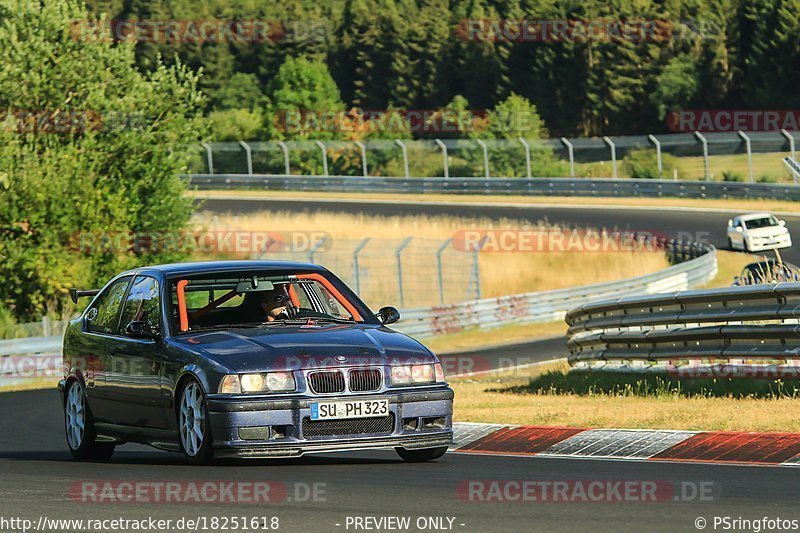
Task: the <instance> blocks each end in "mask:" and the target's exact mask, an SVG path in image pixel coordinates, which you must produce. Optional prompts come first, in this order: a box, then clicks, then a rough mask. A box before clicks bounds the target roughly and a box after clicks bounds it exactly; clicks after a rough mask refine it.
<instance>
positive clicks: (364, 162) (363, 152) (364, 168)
mask: <svg viewBox="0 0 800 533" xmlns="http://www.w3.org/2000/svg"><path fill="white" fill-rule="evenodd" d="M356 146H358V147H359V148H360V149H361V171H362V173H363V175H364V177H365V178H366V177H367V176H369V174H368V173H367V147H366V146H364V143H362V142H361V141H356Z"/></svg>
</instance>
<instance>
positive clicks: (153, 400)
mask: <svg viewBox="0 0 800 533" xmlns="http://www.w3.org/2000/svg"><path fill="white" fill-rule="evenodd" d="M132 322H144V323H145V324H146V325H147V326H148V330H149V331H150V332H152V334H153V337H142V336H141V335H140V334H139V335H137V334H135V333H134V332H133V331H131V329H129V327H128V326H129V325H130V324H131V323H132ZM162 331H163V329H162V313H161V297H160V292H159V282H158V280H157V279H155V278H153V277H150V276H144V275H137V276H136V277H135V278H134V280H133V283H132V284H131V287H130V290H129V291H128V295H127V297H126V299H125V303H124V304H123V306H122V313H121V315H120V320H119V327H118V336H117V337H116V339H115V346H114V347H113V349H112V350H111V368H110V371H109V372H108V373H107V374H106V380H107V382H106V388H107V396H108V403H109V405H110V406H111V407H112V408H113V409H114V411H115V413H116V419H117V422H116V423H118V424H122V425H126V426H137V427H143V428H164V427H166V425H165V419H164V413H163V410H162V406H163V401H162V394H161V389H162V381H163V377H164V358H163V343H162V342H161V339H160V336H161V332H162Z"/></svg>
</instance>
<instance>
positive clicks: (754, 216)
mask: <svg viewBox="0 0 800 533" xmlns="http://www.w3.org/2000/svg"><path fill="white" fill-rule="evenodd" d="M771 216H772V213H748V214H746V215H739V216H738V217H736V218H738V219H739V220H755V219H757V218H765V217H771Z"/></svg>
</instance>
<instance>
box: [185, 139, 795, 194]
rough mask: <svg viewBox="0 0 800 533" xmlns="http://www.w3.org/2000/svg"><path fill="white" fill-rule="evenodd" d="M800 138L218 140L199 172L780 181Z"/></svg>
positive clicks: (203, 155)
mask: <svg viewBox="0 0 800 533" xmlns="http://www.w3.org/2000/svg"><path fill="white" fill-rule="evenodd" d="M798 141H800V132H795V131H792V132H789V131H786V130H782V131H775V132H758V133H745V132H736V133H699V132H695V133H674V134H663V135H635V136H624V137H603V138H574V139H568V138H561V139H542V140H536V141H533V140H526V139H487V140H479V139H447V140H440V139H431V140H414V141H411V140H406V141H400V140H394V141H387V140H370V141H364V142H357V141H353V142H346V141H324V142H323V141H286V142H282V141H258V142H241V141H240V142H215V143H205V144H203V145H202V146H201V147H198V149H197V152H196V157H195V158H194V161H193V163H192V168H191V173H194V174H264V175H303V176H308V175H316V176H383V177H451V176H452V177H550V178H553V177H586V178H614V177H620V178H624V177H630V178H659V177H660V178H663V179H682V180H683V179H685V180H710V181H743V182H762V183H779V182H784V183H785V182H792V181H795V182H796V180H797V178H798V175H797V174H794V175H793V173H792V171H791V169H790V167H791V162H792V161H796V150H795V145H796V143H797V142H798Z"/></svg>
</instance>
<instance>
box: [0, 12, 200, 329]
mask: <svg viewBox="0 0 800 533" xmlns="http://www.w3.org/2000/svg"><path fill="white" fill-rule="evenodd" d="M90 19H91V17H90V16H89V14H88V13H87V11H86V9H85V7H83V5H82V4H80V3H79V2H77V1H76V0H48V1H47V2H39V1H35V0H1V1H0V64H2V65H3V68H2V69H0V109H3V110H5V115H4V116H5V118H6V121H5V125H6V127H5V128H2V129H0V176H2V179H0V278H2V279H3V283H2V284H0V306H5V307H7V308H9V309H11V310H12V311H13V313H14V314H15V315H16V316H17V318H19V319H23V320H27V319H35V318H38V317H39V316H41V315H43V314H46V313H61V312H63V311H64V309H65V305H66V301H67V298H66V293H67V288H68V287H70V286H76V285H79V286H90V287H92V286H97V285H99V284H101V283H103V282H104V281H105V280H106V279H107V278H108V277H109V276H110V275H112V274H114V273H116V272H118V271H119V270H121V269H124V268H129V267H133V266H136V265H142V264H147V263H152V262H157V261H165V260H172V259H176V258H181V257H184V254H182V253H180V252H179V251H177V250H166V249H162V248H155V249H144V250H143V249H139V250H131V249H129V248H122V249H120V248H117V247H113V246H111V247H106V248H105V249H103V250H98V245H99V244H100V243H101V242H102V241H103V238H102V237H103V236H105V237H110V236H111V237H113V236H120V235H127V234H129V233H130V232H137V233H140V232H177V231H180V230H182V229H183V228H184V227H185V226H186V223H187V221H188V220H189V216H190V214H191V209H192V205H191V200H189V199H187V198H185V197H184V195H183V192H184V191H185V189H186V184H185V183H184V181H183V180H181V179H180V177H179V175H180V174H181V173H182V172H185V169H186V163H187V161H188V159H187V158H188V157H189V155H188V154H189V150H188V147H189V146H192V145H195V144H197V143H198V142H200V141H201V140H202V139H203V137H204V134H205V125H204V122H203V120H202V117H201V115H200V111H201V108H202V106H203V99H202V96H201V94H200V93H199V92H198V90H197V89H196V85H197V82H198V77H197V75H196V74H193V73H192V72H191V71H189V70H188V69H187V68H186V67H185V66H183V65H182V64H180V63H177V64H175V65H174V66H172V67H167V66H164V65H163V64H161V63H156V64H154V68H153V69H152V70H151V71H150V72H149V73H146V74H142V73H140V71H139V70H137V69H136V68H135V56H134V50H133V45H132V44H128V43H119V44H114V43H113V42H111V40H110V39H108V35H107V34H106V33H104V31H105V30H103V29H102V28H106V27H107V23H106V22H105V21H103V20H100V21H97V22H98V24H97V26H96V28H99V29H92V28H91V27H90V25H89V24H82V25H81V26H80V27H79V28H77V30H80V31H78V32H77V33H76V26H75V24H74V21H88V20H90ZM25 114H27V115H25ZM23 115H25V116H23Z"/></svg>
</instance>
